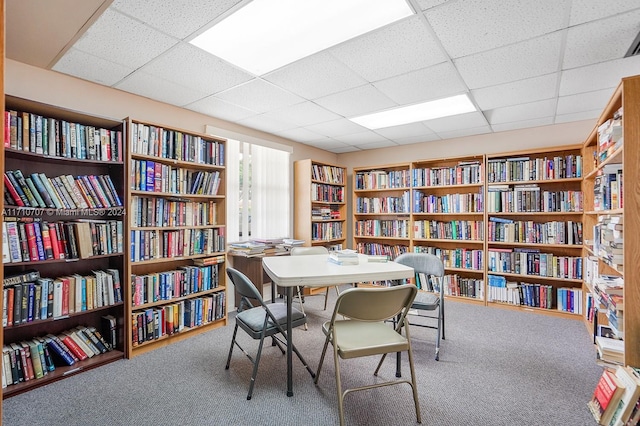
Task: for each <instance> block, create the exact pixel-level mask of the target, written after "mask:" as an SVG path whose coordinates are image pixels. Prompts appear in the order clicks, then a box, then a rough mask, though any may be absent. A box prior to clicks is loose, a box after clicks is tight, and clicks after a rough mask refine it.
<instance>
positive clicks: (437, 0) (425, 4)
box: [418, 0, 449, 10]
mask: <svg viewBox="0 0 640 426" xmlns="http://www.w3.org/2000/svg"><path fill="white" fill-rule="evenodd" d="M447 1H449V0H418V5H419V6H420V10H427V9H431V8H432V7H436V6H438V5H441V4H443V3H446V2H447Z"/></svg>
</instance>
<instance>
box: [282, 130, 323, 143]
mask: <svg viewBox="0 0 640 426" xmlns="http://www.w3.org/2000/svg"><path fill="white" fill-rule="evenodd" d="M276 134H277V135H278V136H282V137H283V138H287V139H291V140H294V141H298V142H302V143H308V142H311V141H317V140H319V139H321V137H322V135H319V134H318V133H315V132H312V131H310V130H307V129H305V128H302V127H298V128H297V129H289V130H284V131H281V132H276Z"/></svg>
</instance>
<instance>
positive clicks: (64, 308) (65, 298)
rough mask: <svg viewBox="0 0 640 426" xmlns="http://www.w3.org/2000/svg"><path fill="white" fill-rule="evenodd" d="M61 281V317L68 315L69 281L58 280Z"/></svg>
mask: <svg viewBox="0 0 640 426" xmlns="http://www.w3.org/2000/svg"><path fill="white" fill-rule="evenodd" d="M60 280H61V281H62V315H69V280H68V279H67V278H60Z"/></svg>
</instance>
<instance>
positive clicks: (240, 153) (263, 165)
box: [226, 139, 291, 243]
mask: <svg viewBox="0 0 640 426" xmlns="http://www.w3.org/2000/svg"><path fill="white" fill-rule="evenodd" d="M226 153H227V164H226V167H227V176H226V177H227V243H229V242H235V241H241V240H248V239H250V237H251V238H282V237H288V236H289V234H290V233H291V230H290V214H291V212H290V198H291V185H290V182H289V179H290V167H291V165H290V163H291V159H290V153H289V152H287V151H282V150H279V149H274V148H267V147H264V146H261V145H255V144H250V143H246V142H239V141H237V140H232V139H229V140H228V142H227V144H226ZM241 164H242V168H241V167H240V165H241ZM241 170H242V176H241V172H240V171H241ZM249 217H251V220H250V221H249ZM249 227H251V230H250V231H251V235H250V236H249V232H248V231H249ZM241 230H242V235H240V231H241Z"/></svg>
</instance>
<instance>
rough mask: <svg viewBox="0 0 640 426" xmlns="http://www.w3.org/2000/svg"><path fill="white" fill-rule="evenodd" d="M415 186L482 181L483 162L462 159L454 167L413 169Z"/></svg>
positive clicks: (467, 183) (477, 182) (463, 183)
mask: <svg viewBox="0 0 640 426" xmlns="http://www.w3.org/2000/svg"><path fill="white" fill-rule="evenodd" d="M412 174H413V186H414V187H421V186H449V185H469V184H480V183H482V174H483V172H482V164H481V163H480V162H479V161H461V162H460V163H458V164H457V165H456V166H452V167H434V168H429V167H427V168H422V169H413V172H412Z"/></svg>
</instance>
